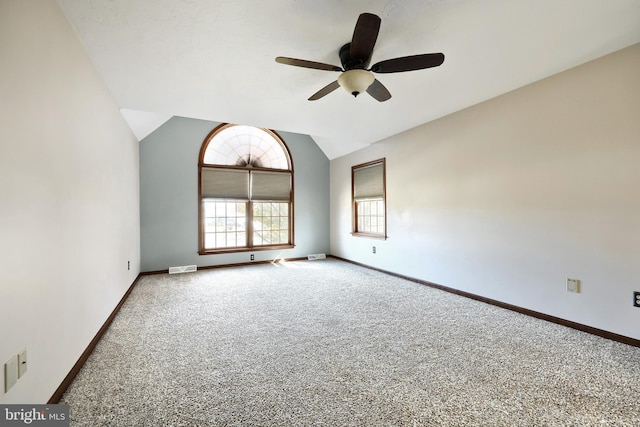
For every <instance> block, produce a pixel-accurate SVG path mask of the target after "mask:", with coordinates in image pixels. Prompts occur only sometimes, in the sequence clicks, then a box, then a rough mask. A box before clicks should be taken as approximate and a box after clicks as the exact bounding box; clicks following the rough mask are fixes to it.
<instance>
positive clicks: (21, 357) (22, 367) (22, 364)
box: [18, 349, 27, 378]
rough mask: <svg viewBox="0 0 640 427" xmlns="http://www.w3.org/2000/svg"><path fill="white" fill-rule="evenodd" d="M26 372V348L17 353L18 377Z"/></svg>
mask: <svg viewBox="0 0 640 427" xmlns="http://www.w3.org/2000/svg"><path fill="white" fill-rule="evenodd" d="M26 373H27V350H26V349H25V350H22V351H21V352H20V353H18V378H22V376H23V375H24V374H26Z"/></svg>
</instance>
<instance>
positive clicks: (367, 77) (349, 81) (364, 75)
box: [338, 69, 376, 96]
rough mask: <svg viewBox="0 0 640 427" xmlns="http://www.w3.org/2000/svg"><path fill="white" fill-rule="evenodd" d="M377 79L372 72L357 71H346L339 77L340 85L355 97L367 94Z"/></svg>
mask: <svg viewBox="0 0 640 427" xmlns="http://www.w3.org/2000/svg"><path fill="white" fill-rule="evenodd" d="M375 79H376V78H375V77H374V75H373V73H372V72H371V71H367V70H362V69H355V70H349V71H345V72H344V73H342V74H340V77H338V83H339V84H340V86H342V87H343V88H344V89H345V90H346V91H347V92H349V93H350V94H351V95H353V96H358V95H359V94H360V93H361V92H365V91H366V90H367V89H368V88H369V86H371V84H372V83H373V81H374V80H375Z"/></svg>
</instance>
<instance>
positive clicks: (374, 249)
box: [373, 246, 376, 254]
mask: <svg viewBox="0 0 640 427" xmlns="http://www.w3.org/2000/svg"><path fill="white" fill-rule="evenodd" d="M373 253H374V254H375V253H376V247H375V246H374V247H373Z"/></svg>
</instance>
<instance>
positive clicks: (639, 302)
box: [633, 291, 640, 307]
mask: <svg viewBox="0 0 640 427" xmlns="http://www.w3.org/2000/svg"><path fill="white" fill-rule="evenodd" d="M633 306H634V307H640V292H638V291H636V292H634V293H633Z"/></svg>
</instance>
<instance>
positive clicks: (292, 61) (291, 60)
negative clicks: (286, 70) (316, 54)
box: [276, 56, 342, 71]
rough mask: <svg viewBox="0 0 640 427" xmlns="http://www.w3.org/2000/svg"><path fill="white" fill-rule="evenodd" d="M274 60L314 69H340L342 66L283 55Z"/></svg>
mask: <svg viewBox="0 0 640 427" xmlns="http://www.w3.org/2000/svg"><path fill="white" fill-rule="evenodd" d="M276 62H278V63H280V64H285V65H294V66H296V67H304V68H313V69H314V70H326V71H342V68H340V67H338V66H337V65H331V64H323V63H322V62H315V61H307V60H305V59H296V58H287V57H285V56H278V57H277V58H276Z"/></svg>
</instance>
